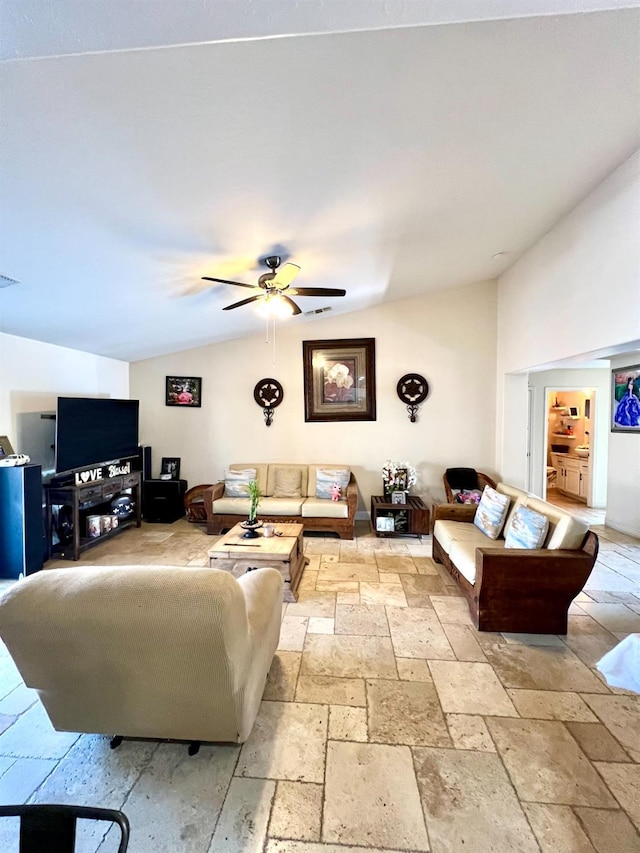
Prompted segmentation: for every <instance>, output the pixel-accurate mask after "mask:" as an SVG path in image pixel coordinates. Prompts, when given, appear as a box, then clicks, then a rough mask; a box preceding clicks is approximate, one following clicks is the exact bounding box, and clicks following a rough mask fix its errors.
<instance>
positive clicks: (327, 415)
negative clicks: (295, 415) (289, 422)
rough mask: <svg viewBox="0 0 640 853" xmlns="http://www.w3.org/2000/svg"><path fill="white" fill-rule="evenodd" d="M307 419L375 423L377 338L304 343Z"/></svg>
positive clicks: (305, 414)
mask: <svg viewBox="0 0 640 853" xmlns="http://www.w3.org/2000/svg"><path fill="white" fill-rule="evenodd" d="M302 358H303V366H304V419H305V421H307V422H317V421H375V419H376V362H375V338H351V339H344V340H343V339H338V340H330V341H303V342H302Z"/></svg>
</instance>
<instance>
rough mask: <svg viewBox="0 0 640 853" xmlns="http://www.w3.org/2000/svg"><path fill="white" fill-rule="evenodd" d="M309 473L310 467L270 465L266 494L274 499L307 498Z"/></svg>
mask: <svg viewBox="0 0 640 853" xmlns="http://www.w3.org/2000/svg"><path fill="white" fill-rule="evenodd" d="M308 472H309V466H308V465H285V464H282V465H279V464H276V465H269V474H268V477H267V491H266V493H267V494H268V495H272V496H273V497H274V498H301V497H306V494H307V481H308V476H309V474H308Z"/></svg>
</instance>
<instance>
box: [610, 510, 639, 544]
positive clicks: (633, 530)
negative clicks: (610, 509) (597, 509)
mask: <svg viewBox="0 0 640 853" xmlns="http://www.w3.org/2000/svg"><path fill="white" fill-rule="evenodd" d="M604 524H605V527H610V528H611V529H612V530H617V531H618V533H626V534H627V536H635V538H636V539H640V527H631V526H630V525H628V524H620V523H619V522H617V521H614V520H612V519H610V518H609V516H608V515H605V519H604Z"/></svg>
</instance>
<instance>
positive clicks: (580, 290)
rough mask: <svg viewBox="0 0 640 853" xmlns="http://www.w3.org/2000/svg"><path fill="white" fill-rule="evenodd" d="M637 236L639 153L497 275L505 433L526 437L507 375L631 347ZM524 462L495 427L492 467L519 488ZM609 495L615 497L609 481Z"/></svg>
mask: <svg viewBox="0 0 640 853" xmlns="http://www.w3.org/2000/svg"><path fill="white" fill-rule="evenodd" d="M639 234H640V152H636V153H635V154H634V155H633V156H632V157H631V158H629V159H628V160H627V161H626V162H625V163H623V164H622V165H621V166H620V167H619V168H618V169H617V170H616V171H615V172H613V173H612V174H611V175H610V176H609V177H608V178H607V179H606V180H605V181H603V183H601V184H600V185H599V186H598V187H596V189H595V190H594V191H593V192H592V193H591V194H590V195H589V196H587V198H586V199H585V200H584V201H583V202H582V203H581V204H580V205H578V206H577V207H576V208H575V209H574V210H572V211H571V212H570V213H568V214H567V215H566V216H565V217H564V218H563V219H562V220H560V222H558V223H557V225H556V226H555V227H554V228H552V229H551V231H549V232H548V233H547V234H546V235H545V236H544V237H542V239H541V240H540V241H539V242H538V243H536V244H535V245H534V246H533V247H532V248H531V249H529V250H528V251H527V252H526V253H525V254H524V255H523V256H522V257H521V258H520V259H519V260H518V261H517V262H516V263H515V264H514V265H513V267H511V268H510V269H509V270H508V271H507V272H506V273H504V275H502V276H501V277H500V279H499V281H498V317H497V327H498V347H497V374H498V388H499V389H502V388H503V387H504V393H503V395H502V398H501V399H500V398H499V399H498V407H499V410H498V419H499V421H502V419H503V417H504V413H505V412H506V413H510V414H511V420H512V422H511V424H510V430H516V431H518V432H522V433H525V432H526V428H527V422H526V407H524V408H523V406H522V394H521V388H520V387H519V386H518V385H517V383H516V387H515V388H514V387H511V385H510V384H509V383H506V382H505V376H506V375H507V374H513V373H518V372H522V371H529V370H531V369H533V368H536V367H543V366H545V365H549V366H551V365H552V364H556V363H557V362H558V361H560V360H562V359H570V358H571V359H576V357H580V356H584V357H585V359H587V358H588V357H589V356H590V355H591V354H593V353H598V354H599V355H600V356H607V355H609V354H611V353H612V352H614V351H617V352H620V351H621V345H624V344H628V343H629V342H632V341H635V340H637V338H638V333H639V330H640V298H639V295H640V294H639V282H640V241H639V240H638V235H639ZM629 348H631V347H629ZM517 412H519V413H520V419H519V422H518V423H516V424H514V423H513V418H514V415H513V413H517ZM526 463H527V460H526V455H523V454H522V446H521V443H518V442H514V440H513V437H512V436H511V434H510V433H509V432H508V431H507V430H504V431H500V430H499V431H498V432H497V435H496V464H497V467H498V468H499V469H500V470H502V471H503V472H509V478H510V480H511V481H513V482H516V481H519V482H524V481H525V476H526ZM610 464H615V455H614V457H613V458H610ZM505 478H506V477H505ZM615 480H617V478H614V481H615ZM612 487H613V491H612ZM608 496H609V500H616V488H615V485H614V484H613V483H612V482H611V478H610V482H609V489H608Z"/></svg>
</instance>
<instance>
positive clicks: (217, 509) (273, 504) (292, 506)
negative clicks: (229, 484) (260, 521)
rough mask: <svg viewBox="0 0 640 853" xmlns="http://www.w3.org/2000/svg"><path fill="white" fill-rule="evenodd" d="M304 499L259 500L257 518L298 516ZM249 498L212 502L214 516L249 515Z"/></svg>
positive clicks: (222, 498) (220, 499)
mask: <svg viewBox="0 0 640 853" xmlns="http://www.w3.org/2000/svg"><path fill="white" fill-rule="evenodd" d="M304 500H305V499H304V498H260V503H259V504H258V518H261V517H265V518H266V517H268V516H277V515H287V516H290V515H300V510H301V508H302V503H303V501H304ZM250 507H251V501H250V500H249V498H227V497H224V496H223V497H221V498H218V500H217V501H214V502H213V512H214V514H215V515H244V516H248V515H249V509H250Z"/></svg>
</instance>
